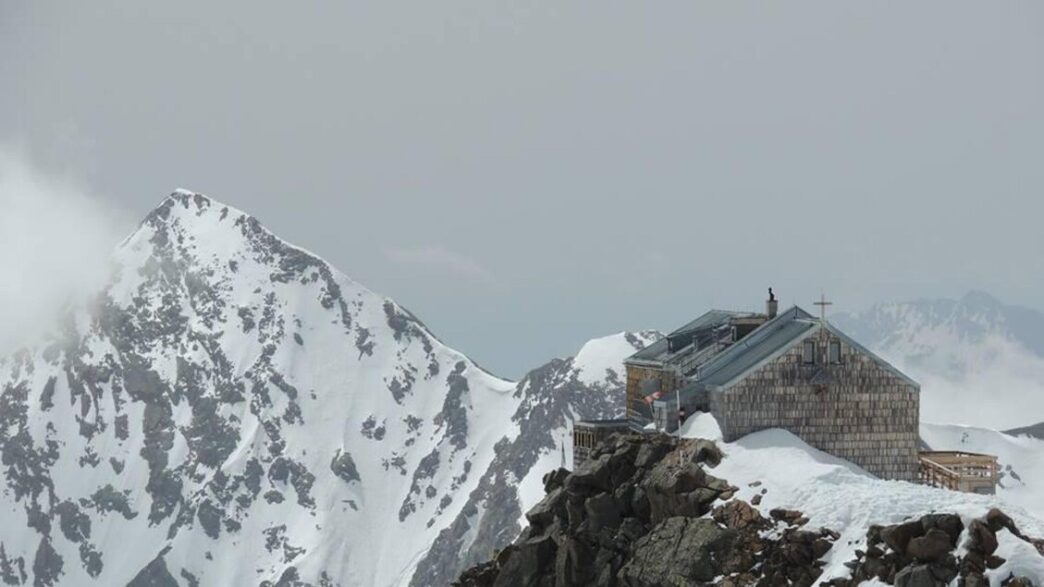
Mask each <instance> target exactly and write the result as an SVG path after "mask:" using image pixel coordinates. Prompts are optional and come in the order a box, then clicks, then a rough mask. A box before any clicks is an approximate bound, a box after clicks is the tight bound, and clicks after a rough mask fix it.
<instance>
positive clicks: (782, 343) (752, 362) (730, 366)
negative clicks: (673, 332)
mask: <svg viewBox="0 0 1044 587" xmlns="http://www.w3.org/2000/svg"><path fill="white" fill-rule="evenodd" d="M819 326H822V327H823V328H825V329H826V330H827V331H829V332H830V333H832V334H833V335H834V336H836V337H838V338H839V339H841V340H843V341H844V342H845V343H846V344H848V345H849V346H851V347H853V348H855V349H857V350H858V351H859V352H861V353H863V354H865V355H867V356H869V357H870V358H871V359H873V360H874V361H875V362H877V363H878V364H879V365H881V367H883V368H885V369H887V370H888V371H890V372H891V373H892V374H894V375H896V376H897V377H899V378H900V379H902V380H903V381H905V382H906V383H907V384H909V385H911V386H913V387H915V388H917V389H920V385H919V384H918V383H917V382H916V381H914V380H913V379H911V378H910V377H908V376H907V375H906V374H905V373H903V372H902V371H900V370H899V369H896V368H895V367H894V366H892V365H891V364H890V363H888V362H887V361H885V360H884V359H882V358H881V357H879V356H877V355H875V354H874V353H872V352H870V351H869V350H868V349H867V348H866V347H864V346H863V345H861V344H859V343H858V342H856V341H855V340H853V339H852V337H850V336H848V335H847V334H845V333H844V332H841V331H840V330H838V329H837V328H836V327H834V326H833V325H831V324H830V323H829V322H825V321H820V320H819V319H818V318H814V317H812V315H811V314H809V313H808V312H806V311H804V310H803V309H801V308H800V307H798V306H794V307H792V308H790V309H789V310H787V311H786V312H783V313H781V314H779V315H778V316H776V317H775V318H773V319H772V320H769V321H768V322H766V323H765V324H763V325H761V327H759V328H758V329H757V330H755V331H754V332H752V333H750V334H749V335H747V336H746V337H744V338H743V339H742V340H740V341H739V342H737V343H736V344H734V345H732V346H731V347H729V348H728V349H726V350H725V351H723V352H722V353H721V354H719V355H718V356H716V357H714V358H713V359H711V360H710V361H708V362H707V363H706V364H704V365H703V366H702V367H701V368H700V370H699V374H698V376H697V383H698V384H699V385H700V386H701V387H704V388H705V389H710V390H722V389H724V388H726V387H728V386H730V385H731V384H733V383H735V382H737V381H739V380H741V379H743V377H745V376H746V375H747V374H749V373H750V372H752V371H754V370H756V369H758V368H760V367H761V366H763V365H765V364H766V363H768V362H770V361H772V360H775V359H776V358H777V357H779V356H780V355H782V354H783V353H785V352H786V351H787V350H789V349H790V348H792V347H793V346H794V345H795V344H798V343H799V342H801V341H802V340H804V339H805V338H806V337H808V336H809V335H810V334H812V333H814V332H817V331H818V328H817V327H819Z"/></svg>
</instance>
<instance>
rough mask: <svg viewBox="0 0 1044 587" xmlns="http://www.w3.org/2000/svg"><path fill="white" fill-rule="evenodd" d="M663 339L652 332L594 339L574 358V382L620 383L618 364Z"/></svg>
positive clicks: (618, 334)
mask: <svg viewBox="0 0 1044 587" xmlns="http://www.w3.org/2000/svg"><path fill="white" fill-rule="evenodd" d="M662 337H663V334H662V333H660V332H657V331H655V330H643V331H640V332H617V333H616V334H611V335H609V336H603V337H601V338H594V339H591V340H589V341H587V343H585V344H584V346H582V347H581V348H580V351H579V352H578V353H577V354H576V356H575V357H573V360H572V368H573V370H574V373H575V376H576V378H577V379H578V380H579V381H581V382H582V383H585V384H587V385H597V384H602V383H604V382H605V381H614V382H623V380H624V377H625V374H624V372H623V370H622V367H623V365H622V364H621V362H620V359H621V357H628V356H630V355H633V354H634V353H636V352H638V351H640V350H641V349H643V348H645V347H646V346H647V345H648V344H650V343H652V342H655V341H656V340H659V339H660V338H662Z"/></svg>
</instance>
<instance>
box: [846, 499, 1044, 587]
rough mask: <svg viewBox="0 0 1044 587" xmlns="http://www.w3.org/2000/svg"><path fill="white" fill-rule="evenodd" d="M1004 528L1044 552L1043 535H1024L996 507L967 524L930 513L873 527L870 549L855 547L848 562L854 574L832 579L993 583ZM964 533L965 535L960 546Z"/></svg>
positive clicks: (920, 586)
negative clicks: (1038, 537) (851, 559)
mask: <svg viewBox="0 0 1044 587" xmlns="http://www.w3.org/2000/svg"><path fill="white" fill-rule="evenodd" d="M1001 530H1005V531H1007V532H1010V533H1011V534H1012V535H1014V536H1015V537H1017V538H1019V539H1021V540H1024V541H1026V542H1028V543H1030V544H1032V545H1033V546H1034V547H1036V549H1037V550H1038V551H1039V552H1040V553H1041V554H1042V555H1044V540H1037V539H1033V538H1030V537H1029V536H1026V535H1025V534H1023V533H1022V532H1021V531H1019V529H1018V527H1016V526H1015V523H1014V522H1013V521H1012V520H1011V518H1009V517H1008V516H1007V515H1005V514H1004V512H1002V511H1000V510H998V509H991V510H990V511H989V512H988V513H987V514H986V516H985V517H983V518H982V519H977V520H972V521H971V522H970V523H969V524H968V526H967V528H965V524H964V522H963V521H962V520H961V518H960V517H959V516H957V515H955V514H928V515H926V516H923V517H921V518H919V519H914V520H907V521H905V522H903V523H901V524H893V525H891V526H871V527H870V530H869V531H868V532H867V534H866V550H857V551H856V555H857V558H856V560H853V561H851V562H849V563H846V564H847V566H848V567H849V568H850V569H852V575H851V577H850V578H845V579H834V580H832V581H831V582H830V584H831V585H833V586H835V587H849V586H853V585H858V584H860V583H862V582H864V581H871V580H874V579H877V580H879V581H883V582H885V583H887V584H889V585H896V586H897V587H935V586H936V585H948V584H950V582H951V581H953V580H954V579H958V578H959V581H958V584H959V585H961V586H963V587H979V586H984V585H989V584H990V580H989V578H988V577H987V575H988V573H989V571H990V570H992V569H996V568H998V567H1000V566H1001V565H1003V564H1004V562H1005V561H1004V559H1003V558H1001V557H999V556H997V555H996V554H995V553H996V551H997V546H998V540H997V533H998V532H1000V531H1001ZM962 535H964V536H966V538H965V541H964V543H963V545H961V548H960V549H958V546H959V545H960V539H961V536H962ZM962 551H963V554H961V553H962ZM1032 584H1033V583H1032V581H1030V580H1029V579H1027V578H1023V577H1009V578H1007V581H1006V582H1005V585H1032Z"/></svg>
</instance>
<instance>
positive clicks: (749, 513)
mask: <svg viewBox="0 0 1044 587" xmlns="http://www.w3.org/2000/svg"><path fill="white" fill-rule="evenodd" d="M711 515H712V517H713V518H714V521H716V522H718V523H719V524H722V525H724V526H725V527H726V528H731V529H733V530H743V529H744V528H763V527H765V524H766V520H765V518H763V517H762V516H761V512H759V511H758V510H757V509H755V508H753V507H751V505H750V504H749V503H747V502H745V501H740V500H736V501H730V502H728V503H726V504H723V505H719V506H718V507H716V508H714V511H713V512H712V513H711Z"/></svg>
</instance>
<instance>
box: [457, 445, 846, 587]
mask: <svg viewBox="0 0 1044 587" xmlns="http://www.w3.org/2000/svg"><path fill="white" fill-rule="evenodd" d="M675 442H676V441H675V440H674V439H672V438H670V437H667V436H662V435H654V436H638V435H616V436H612V437H610V438H609V439H608V440H606V441H605V442H604V443H603V444H601V445H600V446H599V447H597V448H596V449H595V450H594V451H593V452H592V454H591V458H590V460H588V461H587V462H585V463H583V464H582V465H581V466H580V467H579V468H578V469H577V470H576V471H575V472H573V473H568V472H566V471H562V470H560V471H557V472H555V473H552V474H549V475H548V476H547V477H546V478H545V490H546V491H547V495H546V496H545V498H544V500H543V501H541V502H540V503H539V504H537V505H536V506H535V507H534V508H532V509H531V510H530V511H529V512H527V514H526V518H527V520H528V521H529V527H528V528H526V529H525V530H524V531H523V532H522V534H521V535H520V536H519V538H518V539H517V540H516V541H515V542H514V543H513V544H511V545H510V546H508V547H507V548H505V549H504V550H502V551H500V553H499V554H497V556H496V557H495V558H494V560H492V561H489V562H487V563H483V564H481V565H479V566H476V567H474V568H472V569H470V570H469V571H467V572H465V573H464V574H463V575H462V576H461V577H460V579H459V581H458V584H459V585H462V586H471V587H489V586H495V587H512V586H516V585H517V586H522V585H526V586H536V585H547V586H552V585H562V586H568V585H606V586H615V585H620V586H627V587H652V586H656V585H677V586H682V585H694V584H720V585H736V586H738V585H754V584H761V583H760V582H764V584H766V585H776V584H793V585H811V584H812V583H814V582H815V580H816V579H817V578H818V577H819V576H820V575H821V574H822V571H821V569H820V567H821V566H822V563H820V561H819V559H820V558H821V557H822V556H823V555H824V554H826V553H827V552H828V551H829V550H830V548H831V546H832V543H833V541H834V540H835V539H836V538H837V534H835V533H833V532H830V531H828V530H821V531H817V532H812V531H806V530H802V529H801V528H800V527H799V526H798V525H796V524H794V523H793V522H787V521H772V520H769V519H766V518H764V517H762V516H761V514H760V513H759V512H758V511H757V510H756V509H755V508H753V507H752V506H751V505H750V504H748V503H746V502H743V501H738V500H733V501H728V502H726V503H722V501H723V500H724V499H728V498H730V497H731V495H732V493H733V492H734V491H735V488H734V487H731V486H729V484H728V483H727V482H726V481H724V480H722V479H718V478H716V477H714V476H713V475H711V474H709V473H707V471H706V470H705V469H704V466H703V465H704V464H705V463H706V461H707V460H708V458H710V459H717V458H720V453H718V452H717V451H714V450H693V446H694V445H696V444H699V445H700V446H703V447H704V448H706V441H698V442H697V443H693V442H689V441H683V442H685V445H684V446H681V447H678V446H676V445H675ZM716 504H717V506H716ZM715 506H716V507H715ZM797 518H798V519H800V515H799V516H798V517H797ZM773 528H775V529H776V530H777V531H778V533H777V535H778V537H777V538H767V537H765V533H764V531H765V530H769V529H773Z"/></svg>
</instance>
